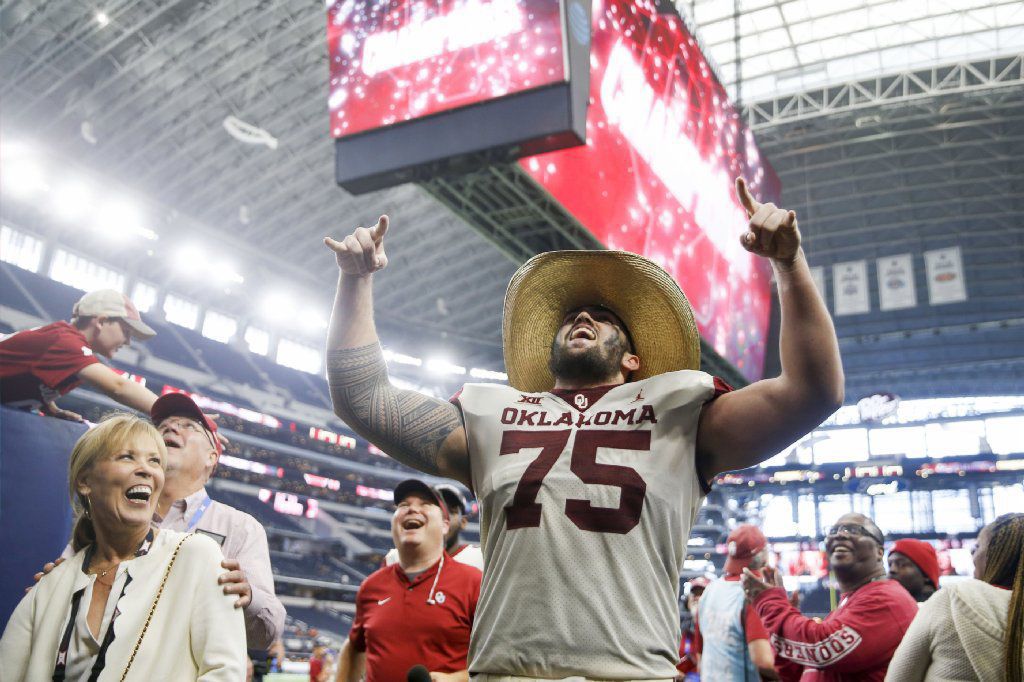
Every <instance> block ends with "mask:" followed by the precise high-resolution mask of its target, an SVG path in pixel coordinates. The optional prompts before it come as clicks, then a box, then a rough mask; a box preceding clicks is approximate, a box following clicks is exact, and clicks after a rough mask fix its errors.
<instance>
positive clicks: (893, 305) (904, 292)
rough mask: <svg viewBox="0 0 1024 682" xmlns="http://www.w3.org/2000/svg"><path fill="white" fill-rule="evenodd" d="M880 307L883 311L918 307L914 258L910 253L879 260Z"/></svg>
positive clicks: (877, 264) (877, 265)
mask: <svg viewBox="0 0 1024 682" xmlns="http://www.w3.org/2000/svg"><path fill="white" fill-rule="evenodd" d="M876 267H877V269H878V305H879V307H880V308H881V309H882V310H900V309H902V308H913V307H914V306H916V305H917V288H916V287H915V286H914V257H913V256H911V255H910V254H909V253H902V254H900V255H898V256H887V257H885V258H879V259H878V261H877V263H876Z"/></svg>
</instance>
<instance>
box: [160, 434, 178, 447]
mask: <svg viewBox="0 0 1024 682" xmlns="http://www.w3.org/2000/svg"><path fill="white" fill-rule="evenodd" d="M163 437H164V446H166V447H169V448H180V447H181V439H180V438H178V436H176V435H175V434H173V433H171V432H170V431H168V432H167V433H165V434H164V436H163Z"/></svg>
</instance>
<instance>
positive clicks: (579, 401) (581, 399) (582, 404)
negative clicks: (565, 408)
mask: <svg viewBox="0 0 1024 682" xmlns="http://www.w3.org/2000/svg"><path fill="white" fill-rule="evenodd" d="M572 401H573V402H574V403H576V407H578V408H580V409H581V410H585V409H587V405H589V404H590V401H589V400H587V396H585V395H583V394H582V393H577V394H576V397H575V398H573V399H572Z"/></svg>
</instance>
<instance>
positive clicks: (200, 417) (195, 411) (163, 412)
mask: <svg viewBox="0 0 1024 682" xmlns="http://www.w3.org/2000/svg"><path fill="white" fill-rule="evenodd" d="M168 417H188V418H189V419H192V420H195V421H197V422H199V423H200V424H202V425H203V428H205V429H206V430H207V431H208V432H209V433H210V440H212V441H213V447H214V448H215V449H216V450H217V456H218V457H220V456H221V454H222V453H223V452H224V446H223V445H221V443H220V439H219V438H217V422H215V421H213V420H212V419H210V418H209V417H207V416H206V415H205V414H204V413H203V411H202V410H201V409H199V406H198V405H196V401H194V400H192V398H191V397H189V396H188V394H186V393H165V394H164V395H162V396H160V397H159V398H157V399H156V402H155V403H153V407H151V408H150V409H149V418H150V419H151V420H152V422H153V423H154V424H156V425H157V426H160V422H162V421H163V420H165V419H167V418H168Z"/></svg>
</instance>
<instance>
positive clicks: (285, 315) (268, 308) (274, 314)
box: [258, 291, 293, 324]
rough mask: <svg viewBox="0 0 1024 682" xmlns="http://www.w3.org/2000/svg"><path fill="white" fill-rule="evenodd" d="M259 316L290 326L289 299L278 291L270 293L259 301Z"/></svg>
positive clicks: (290, 303) (291, 307)
mask: <svg viewBox="0 0 1024 682" xmlns="http://www.w3.org/2000/svg"><path fill="white" fill-rule="evenodd" d="M258 307H259V314H260V316H261V317H264V318H266V319H267V320H273V321H275V322H279V323H284V324H291V322H292V318H293V314H292V312H291V311H292V310H293V305H292V301H291V298H290V297H289V296H288V295H286V294H283V293H281V292H280V291H270V292H267V293H266V294H264V295H263V296H262V297H260V299H259V304H258Z"/></svg>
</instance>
